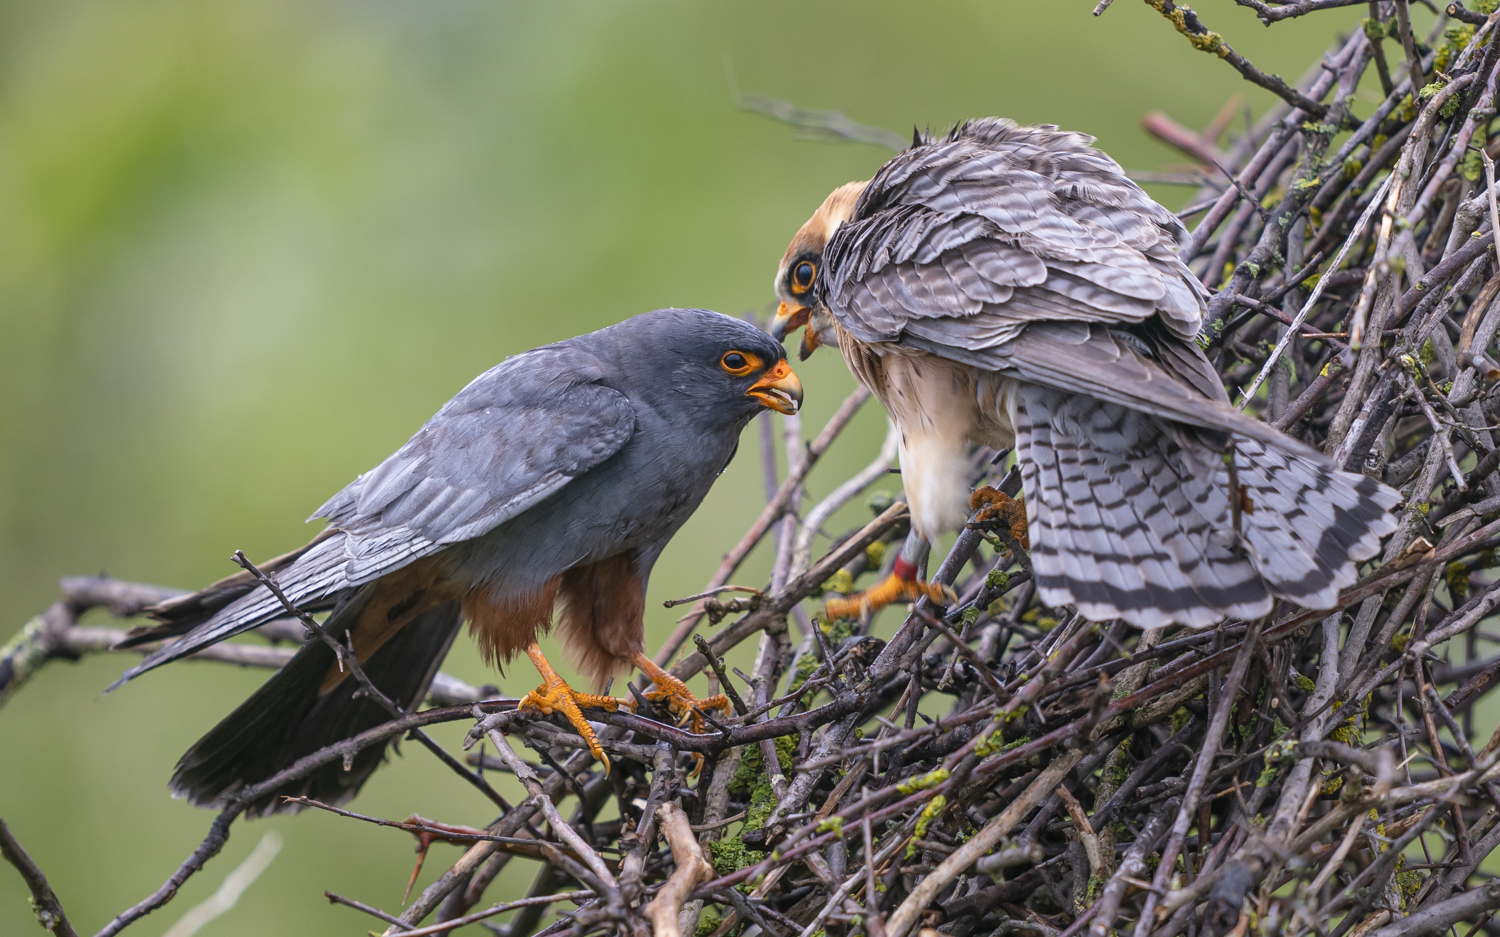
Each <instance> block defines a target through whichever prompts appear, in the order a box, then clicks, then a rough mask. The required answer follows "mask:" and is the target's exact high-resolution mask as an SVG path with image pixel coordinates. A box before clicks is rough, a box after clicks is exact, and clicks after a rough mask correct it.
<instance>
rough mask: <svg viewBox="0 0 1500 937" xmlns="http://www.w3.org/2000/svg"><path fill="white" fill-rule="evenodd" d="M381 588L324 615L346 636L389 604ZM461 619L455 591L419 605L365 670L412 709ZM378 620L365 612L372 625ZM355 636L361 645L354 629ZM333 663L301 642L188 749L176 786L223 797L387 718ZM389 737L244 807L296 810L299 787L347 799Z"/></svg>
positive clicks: (317, 646)
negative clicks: (291, 799)
mask: <svg viewBox="0 0 1500 937" xmlns="http://www.w3.org/2000/svg"><path fill="white" fill-rule="evenodd" d="M376 590H377V586H376V585H375V584H371V585H369V586H366V587H364V588H362V589H359V590H357V591H355V592H353V593H352V594H350V595H349V596H348V597H347V598H346V599H345V600H344V601H343V602H342V603H341V604H340V605H339V606H338V607H337V608H336V609H335V610H334V612H333V614H332V615H330V616H329V619H328V621H327V623H326V624H325V627H326V628H327V629H328V630H329V632H330V633H331V634H333V635H334V636H340V635H343V634H346V633H347V632H349V631H350V630H351V629H358V630H364V629H362V628H360V624H361V619H364V618H367V617H368V618H371V619H386V618H387V617H388V616H387V614H386V612H387V611H388V608H387V606H386V605H385V604H384V603H382V602H380V601H379V600H378V599H377V600H376V601H374V602H372V601H371V599H372V595H374V594H375V593H376ZM460 620H461V612H460V608H459V602H458V601H457V600H450V601H446V602H442V603H441V604H438V605H434V606H432V607H430V608H428V609H427V610H425V611H422V612H420V613H419V614H416V615H414V616H413V617H412V618H411V620H410V621H408V622H407V623H406V624H405V625H404V626H402V627H400V629H399V630H398V631H396V632H395V634H394V635H392V636H391V637H389V638H388V639H387V640H386V641H385V643H383V644H381V645H380V646H379V647H378V648H377V649H376V650H375V651H374V653H373V654H371V655H370V656H369V659H368V660H364V661H362V663H363V666H364V670H365V673H366V674H367V675H368V676H369V677H370V679H371V680H372V681H373V682H374V684H375V685H376V686H377V687H379V688H380V689H381V690H382V691H383V692H384V693H385V694H386V696H388V697H390V698H391V699H392V700H395V701H396V702H398V703H400V704H401V705H402V706H403V707H404V708H406V709H408V710H410V709H413V708H414V707H415V706H416V705H417V704H418V703H420V702H421V701H422V698H423V697H424V696H426V694H427V690H428V688H429V687H430V686H431V685H432V678H433V677H434V676H435V675H436V674H437V670H438V667H439V665H440V664H441V663H442V661H443V658H444V657H445V656H446V655H447V653H448V648H449V646H450V645H451V644H452V643H453V638H454V636H455V635H456V634H457V633H458V629H459V624H460ZM381 623H383V622H380V621H371V622H366V627H369V626H370V625H375V626H378V625H379V624H381ZM355 640H356V646H358V638H357V637H356V639H355ZM334 667H335V661H334V655H333V651H332V650H330V649H329V648H328V646H327V645H325V644H323V643H321V642H313V643H310V644H308V645H307V646H305V647H304V648H302V650H300V651H298V652H297V654H296V656H295V657H293V658H292V659H291V661H290V662H288V663H287V665H286V666H285V667H283V668H281V670H279V671H277V672H276V675H275V676H273V677H271V679H269V680H267V681H266V682H265V684H264V685H263V686H262V687H261V688H260V689H259V690H257V691H256V692H255V694H254V695H252V696H251V697H250V698H249V699H247V700H246V701H245V702H244V703H242V704H241V705H240V707H239V708H238V709H236V710H235V711H234V712H232V713H230V714H229V715H228V716H226V717H225V718H224V719H223V720H222V721H221V722H220V723H219V724H218V725H217V726H215V727H214V728H213V729H211V730H210V731H209V732H208V734H207V735H205V736H203V738H201V739H199V740H198V742H197V743H196V744H195V745H193V747H192V748H190V749H188V751H187V754H185V755H183V756H182V759H181V760H180V761H179V762H178V763H177V770H176V771H175V772H174V773H173V775H172V781H171V789H172V794H173V796H176V797H184V798H186V799H187V800H188V801H189V802H190V803H192V804H194V805H196V806H200V807H222V806H224V804H225V803H226V802H227V800H228V798H229V797H230V796H231V795H233V794H235V793H236V792H238V791H240V790H242V789H243V788H245V787H248V786H250V785H253V784H256V783H258V782H260V781H263V780H265V779H267V778H269V777H271V776H272V775H274V774H275V773H276V772H278V771H280V770H282V769H283V768H286V767H288V766H290V765H291V764H292V763H293V762H295V761H297V759H299V758H301V757H303V756H305V755H308V754H311V753H312V752H314V751H317V750H318V749H320V748H323V747H324V746H326V745H331V744H333V743H335V742H338V741H341V740H343V739H346V738H349V737H351V736H354V735H357V734H359V733H360V732H363V731H365V730H366V729H370V728H374V727H375V726H377V725H380V724H381V723H383V722H387V721H389V719H390V716H389V715H388V714H387V713H386V711H385V710H384V709H382V708H381V707H380V706H379V705H378V704H377V703H375V702H373V701H372V700H370V699H367V698H365V697H363V696H360V697H356V696H355V695H354V693H355V690H356V689H358V686H357V684H356V683H355V681H354V680H353V679H350V678H347V677H346V678H345V679H342V680H339V681H338V682H337V683H333V684H332V685H331V686H330V685H329V684H330V683H331V682H332V681H333V680H336V679H337V676H336V673H331V669H332V668H334ZM393 741H394V740H393ZM388 747H389V743H387V745H377V746H372V747H370V748H367V749H365V750H363V751H361V752H359V753H358V754H356V755H355V756H354V758H353V760H352V762H350V763H349V766H348V768H347V770H346V768H345V765H344V763H343V762H341V761H334V762H331V763H329V764H327V765H324V766H322V767H321V768H319V769H317V770H316V771H315V772H313V773H312V774H310V775H308V776H307V777H304V778H301V779H300V780H296V781H291V782H288V783H287V784H285V785H283V786H281V787H280V788H278V789H277V790H276V791H274V792H272V793H269V794H266V795H264V796H262V797H260V798H258V799H256V800H255V801H254V802H253V803H252V804H251V805H250V807H249V808H248V810H247V813H249V814H250V815H251V816H265V815H268V814H272V813H278V812H291V811H295V810H296V809H297V807H296V806H295V805H291V806H287V805H285V804H283V802H282V800H281V798H282V797H283V796H296V795H303V796H307V797H311V798H313V799H314V800H320V801H323V802H324V803H329V804H339V803H343V802H344V801H347V800H348V799H349V798H351V797H353V796H354V795H355V794H356V793H357V792H358V791H359V788H360V786H361V785H362V784H364V782H365V780H366V779H367V778H369V776H370V775H371V773H373V772H374V771H375V769H376V768H377V767H379V765H380V763H381V762H382V761H383V760H384V757H385V753H386V750H387V748H388Z"/></svg>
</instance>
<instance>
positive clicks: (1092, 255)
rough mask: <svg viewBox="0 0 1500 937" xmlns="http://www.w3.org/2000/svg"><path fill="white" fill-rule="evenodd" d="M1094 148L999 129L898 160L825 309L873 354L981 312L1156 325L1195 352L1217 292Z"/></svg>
mask: <svg viewBox="0 0 1500 937" xmlns="http://www.w3.org/2000/svg"><path fill="white" fill-rule="evenodd" d="M1092 142H1093V141H1092V138H1090V137H1087V136H1085V135H1083V134H1078V133H1065V132H1062V131H1059V130H1057V129H1056V128H1055V127H1047V126H1040V127H1018V126H1016V125H1015V124H1013V123H1011V122H1010V121H1004V120H993V119H992V120H982V121H974V122H971V123H969V124H967V125H964V126H963V127H961V128H959V129H958V130H956V131H954V133H953V134H952V135H951V136H950V137H949V138H948V139H946V140H942V141H937V142H934V143H930V144H927V145H924V146H919V147H914V148H912V149H910V150H907V151H905V152H903V153H901V154H899V155H898V156H897V157H896V158H895V159H893V160H891V161H890V162H889V163H887V164H886V165H885V167H884V168H882V169H881V171H880V172H879V173H877V174H876V176H875V178H874V179H873V180H871V182H870V184H869V186H867V187H866V189H865V192H864V194H863V195H862V196H861V198H860V201H859V205H858V206H857V207H856V210H855V216H854V218H852V219H851V220H850V221H848V222H846V223H845V224H843V225H842V226H840V227H839V229H838V230H837V231H836V232H835V234H834V236H833V238H832V240H830V242H829V244H828V246H827V248H826V249H825V264H824V269H823V279H822V280H821V281H820V283H821V286H822V290H823V298H824V300H825V302H826V303H827V305H828V307H829V308H830V309H831V310H832V312H833V314H834V316H835V317H836V318H837V319H838V320H839V323H840V324H841V325H842V326H843V327H844V328H845V329H847V330H849V332H850V333H852V334H853V335H854V336H855V337H856V338H858V339H860V340H862V341H866V342H877V341H894V340H896V339H897V338H899V336H900V335H901V334H902V332H903V330H904V329H905V328H906V327H907V326H908V325H909V324H910V323H911V322H913V321H915V320H919V319H938V318H943V317H944V316H950V317H973V316H975V314H976V313H978V312H980V311H981V310H982V311H985V312H1004V313H1008V314H1009V315H1010V316H1011V317H1012V318H1014V319H1016V320H1025V319H1037V320H1048V319H1050V320H1073V321H1085V322H1088V321H1095V322H1107V323H1136V322H1141V321H1144V320H1146V319H1149V318H1151V317H1153V316H1159V317H1160V318H1161V320H1162V322H1163V324H1165V325H1166V326H1167V328H1169V329H1170V330H1171V331H1172V332H1173V333H1174V334H1176V335H1177V336H1178V337H1179V338H1184V339H1186V338H1191V337H1192V336H1193V335H1195V334H1196V333H1197V331H1198V328H1199V326H1200V324H1201V322H1202V315H1203V312H1204V310H1205V303H1206V300H1207V291H1206V290H1205V289H1204V288H1203V286H1202V284H1200V283H1199V282H1198V281H1197V279H1196V278H1195V277H1194V276H1193V275H1192V273H1191V272H1190V271H1189V270H1188V269H1187V267H1186V265H1184V264H1183V263H1182V261H1181V260H1180V259H1179V258H1178V257H1177V254H1176V247H1177V245H1178V244H1179V243H1180V242H1181V240H1182V239H1183V238H1185V237H1186V235H1187V232H1186V229H1185V228H1183V226H1182V224H1181V222H1179V221H1178V220H1177V219H1176V218H1175V217H1174V216H1173V215H1172V214H1171V213H1170V212H1168V211H1167V210H1166V209H1165V208H1163V207H1162V206H1160V205H1158V204H1157V203H1156V202H1155V201H1153V200H1152V199H1151V198H1150V196H1148V195H1147V194H1146V193H1145V192H1144V191H1143V190H1142V189H1141V188H1140V186H1138V185H1136V184H1135V183H1134V182H1132V181H1131V180H1130V179H1129V178H1128V177H1126V175H1125V173H1124V171H1123V170H1121V169H1120V167H1119V165H1118V164H1117V163H1115V161H1114V160H1112V159H1110V158H1109V157H1108V156H1106V155H1104V154H1103V153H1101V152H1099V151H1098V150H1096V149H1094V148H1093V147H1092V146H1091V145H1090V144H1091V143H1092ZM1021 288H1025V289H1024V290H1023V289H1021Z"/></svg>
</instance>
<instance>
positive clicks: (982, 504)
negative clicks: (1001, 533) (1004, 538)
mask: <svg viewBox="0 0 1500 937" xmlns="http://www.w3.org/2000/svg"><path fill="white" fill-rule="evenodd" d="M981 508H982V509H981ZM969 510H971V511H979V517H978V518H977V519H976V520H977V521H979V522H980V523H983V522H985V521H993V520H1002V521H1005V524H1006V526H1007V527H1009V528H1010V536H1011V539H1012V540H1014V541H1016V542H1017V543H1019V544H1020V545H1021V546H1022V547H1024V548H1026V549H1028V550H1030V549H1031V537H1030V536H1028V531H1027V527H1026V505H1024V504H1022V503H1021V502H1020V501H1017V500H1016V499H1015V498H1012V497H1011V496H1010V495H1008V494H1006V493H1005V492H1003V491H1001V490H1000V489H998V488H992V487H990V486H989V485H985V486H984V487H982V488H976V489H974V493H973V494H971V495H969Z"/></svg>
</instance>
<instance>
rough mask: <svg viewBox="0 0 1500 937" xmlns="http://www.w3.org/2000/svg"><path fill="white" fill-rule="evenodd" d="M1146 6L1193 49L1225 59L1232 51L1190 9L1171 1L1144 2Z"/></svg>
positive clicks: (1222, 39)
mask: <svg viewBox="0 0 1500 937" xmlns="http://www.w3.org/2000/svg"><path fill="white" fill-rule="evenodd" d="M1146 5H1147V6H1149V7H1151V8H1152V9H1153V10H1155V11H1156V12H1158V13H1160V14H1161V15H1162V16H1165V17H1166V18H1167V21H1168V22H1170V23H1171V24H1172V25H1173V26H1174V27H1176V29H1177V31H1178V32H1180V33H1182V34H1183V35H1184V36H1186V37H1187V41H1188V42H1190V43H1192V44H1193V48H1195V49H1197V50H1198V51H1200V52H1207V53H1209V54H1211V55H1217V56H1218V57H1219V58H1221V59H1222V58H1227V57H1228V56H1229V54H1230V53H1231V52H1233V51H1234V50H1233V49H1231V48H1229V43H1227V42H1225V41H1224V37H1223V36H1221V35H1219V34H1218V33H1216V32H1214V31H1213V30H1211V29H1209V28H1208V27H1207V26H1204V25H1203V24H1202V23H1201V22H1199V20H1198V14H1197V13H1196V12H1194V11H1193V8H1192V7H1186V6H1178V5H1177V4H1175V3H1173V2H1172V0H1146Z"/></svg>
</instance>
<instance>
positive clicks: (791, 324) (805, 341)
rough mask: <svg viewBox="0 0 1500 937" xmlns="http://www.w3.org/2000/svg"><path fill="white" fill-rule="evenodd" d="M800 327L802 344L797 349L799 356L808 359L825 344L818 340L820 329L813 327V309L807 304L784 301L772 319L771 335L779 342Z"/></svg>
mask: <svg viewBox="0 0 1500 937" xmlns="http://www.w3.org/2000/svg"><path fill="white" fill-rule="evenodd" d="M798 329H803V332H802V345H801V347H799V348H798V349H797V357H798V358H799V359H800V360H802V361H806V360H807V357H808V356H809V355H811V354H812V353H813V352H814V351H817V350H818V346H819V345H821V344H823V343H822V342H821V341H819V340H818V330H817V329H815V328H813V327H812V309H811V308H809V307H807V306H799V305H792V304H790V303H782V304H781V305H780V306H778V307H777V308H776V315H775V317H774V318H772V319H771V328H770V332H771V337H772V338H774V339H776V340H777V341H778V342H779V341H781V340H782V339H784V338H786V337H787V336H788V335H790V334H791V333H793V332H795V331H797V330H798Z"/></svg>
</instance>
